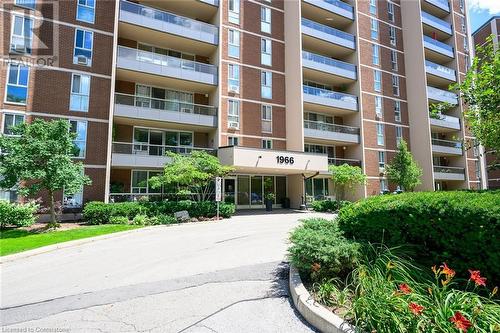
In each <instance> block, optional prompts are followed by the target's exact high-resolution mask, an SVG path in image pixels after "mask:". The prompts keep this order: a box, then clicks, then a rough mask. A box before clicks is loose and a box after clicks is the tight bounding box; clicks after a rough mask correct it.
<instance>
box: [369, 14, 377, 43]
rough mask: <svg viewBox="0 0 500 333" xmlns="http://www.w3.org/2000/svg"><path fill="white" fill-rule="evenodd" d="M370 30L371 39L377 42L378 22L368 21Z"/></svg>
mask: <svg viewBox="0 0 500 333" xmlns="http://www.w3.org/2000/svg"><path fill="white" fill-rule="evenodd" d="M370 26H371V28H370V30H371V36H372V39H375V40H377V39H378V21H377V20H375V19H370Z"/></svg>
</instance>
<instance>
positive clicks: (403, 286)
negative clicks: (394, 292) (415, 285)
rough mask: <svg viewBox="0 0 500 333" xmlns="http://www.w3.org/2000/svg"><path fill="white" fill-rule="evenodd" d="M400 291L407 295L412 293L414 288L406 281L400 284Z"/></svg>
mask: <svg viewBox="0 0 500 333" xmlns="http://www.w3.org/2000/svg"><path fill="white" fill-rule="evenodd" d="M399 291H400V292H401V293H403V294H405V295H408V294H411V292H412V290H411V288H410V287H409V286H408V285H407V284H406V283H401V284H400V285H399Z"/></svg>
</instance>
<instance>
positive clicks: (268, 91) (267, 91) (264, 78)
mask: <svg viewBox="0 0 500 333" xmlns="http://www.w3.org/2000/svg"><path fill="white" fill-rule="evenodd" d="M260 82H261V83H260V84H261V97H262V98H267V99H271V98H273V73H271V72H265V71H263V72H262V73H261V75H260Z"/></svg>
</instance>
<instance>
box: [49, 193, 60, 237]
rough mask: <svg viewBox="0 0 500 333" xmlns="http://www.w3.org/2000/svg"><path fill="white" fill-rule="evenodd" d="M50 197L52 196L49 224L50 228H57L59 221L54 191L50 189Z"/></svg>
mask: <svg viewBox="0 0 500 333" xmlns="http://www.w3.org/2000/svg"><path fill="white" fill-rule="evenodd" d="M49 197H50V222H49V224H48V225H47V227H49V228H57V227H59V223H57V220H56V211H55V208H54V192H53V191H49Z"/></svg>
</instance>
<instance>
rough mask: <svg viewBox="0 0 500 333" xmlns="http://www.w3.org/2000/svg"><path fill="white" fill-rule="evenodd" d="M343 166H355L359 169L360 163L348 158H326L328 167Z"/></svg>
mask: <svg viewBox="0 0 500 333" xmlns="http://www.w3.org/2000/svg"><path fill="white" fill-rule="evenodd" d="M343 164H348V165H350V166H357V167H360V168H361V161H360V160H353V159H349V158H336V157H335V158H328V165H337V166H339V165H343Z"/></svg>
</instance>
